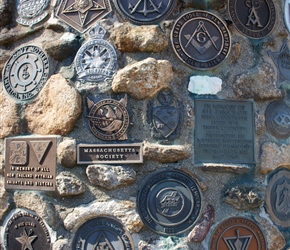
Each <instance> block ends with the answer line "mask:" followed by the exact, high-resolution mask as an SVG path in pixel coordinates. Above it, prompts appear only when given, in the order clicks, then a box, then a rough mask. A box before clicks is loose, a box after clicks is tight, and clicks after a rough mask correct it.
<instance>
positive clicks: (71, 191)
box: [56, 172, 85, 197]
mask: <svg viewBox="0 0 290 250" xmlns="http://www.w3.org/2000/svg"><path fill="white" fill-rule="evenodd" d="M56 188H57V192H58V193H59V195H60V196H61V197H66V196H75V195H79V194H83V193H84V192H85V184H84V183H83V182H82V181H81V180H79V179H78V178H77V177H76V176H75V175H74V174H72V173H70V172H61V173H60V174H59V175H58V176H57V177H56Z"/></svg>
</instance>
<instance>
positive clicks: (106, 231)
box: [72, 216, 135, 250]
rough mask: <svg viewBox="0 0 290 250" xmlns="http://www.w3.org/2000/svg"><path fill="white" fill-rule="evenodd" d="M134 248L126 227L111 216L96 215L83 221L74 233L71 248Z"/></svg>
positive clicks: (128, 249)
mask: <svg viewBox="0 0 290 250" xmlns="http://www.w3.org/2000/svg"><path fill="white" fill-rule="evenodd" d="M80 249H85V250H96V249H100V250H101V249H104V250H105V249H108V250H109V249H110V250H111V249H112V250H113V249H116V250H119V249H120V250H121V249H122V250H132V249H135V247H134V241H133V239H132V237H131V235H130V233H129V232H128V231H127V229H126V228H125V227H124V226H123V225H122V224H121V223H120V222H119V221H118V220H116V219H114V218H111V217H105V216H103V217H97V218H94V219H91V220H89V221H87V222H85V223H84V224H83V225H81V226H80V227H79V228H78V230H77V231H76V233H75V236H74V239H73V243H72V250H80Z"/></svg>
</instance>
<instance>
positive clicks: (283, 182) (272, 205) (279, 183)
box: [266, 169, 290, 228]
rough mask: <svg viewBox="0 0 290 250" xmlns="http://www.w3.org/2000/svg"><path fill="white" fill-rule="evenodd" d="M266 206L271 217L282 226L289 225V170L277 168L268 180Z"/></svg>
mask: <svg viewBox="0 0 290 250" xmlns="http://www.w3.org/2000/svg"><path fill="white" fill-rule="evenodd" d="M266 208H267V212H268V214H269V215H270V217H271V219H272V220H273V221H274V222H275V223H276V224H278V225H281V226H282V227H287V228H289V227H290V171H289V170H286V169H284V170H279V171H278V172H276V173H275V174H274V175H273V176H272V177H271V178H270V181H269V184H268V187H267V190H266Z"/></svg>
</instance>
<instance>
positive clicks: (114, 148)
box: [77, 143, 143, 164]
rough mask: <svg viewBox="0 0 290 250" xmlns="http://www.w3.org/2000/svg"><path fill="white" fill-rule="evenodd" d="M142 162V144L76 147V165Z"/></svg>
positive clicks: (81, 145) (85, 145)
mask: <svg viewBox="0 0 290 250" xmlns="http://www.w3.org/2000/svg"><path fill="white" fill-rule="evenodd" d="M142 162H143V149H142V143H132V144H79V145H77V163H78V164H92V163H142Z"/></svg>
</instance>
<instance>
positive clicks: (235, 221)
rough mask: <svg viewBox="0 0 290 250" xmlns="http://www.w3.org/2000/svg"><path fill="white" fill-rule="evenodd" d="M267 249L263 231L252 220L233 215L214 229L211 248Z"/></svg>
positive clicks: (227, 249)
mask: <svg viewBox="0 0 290 250" xmlns="http://www.w3.org/2000/svg"><path fill="white" fill-rule="evenodd" d="M237 249H241V250H267V242H266V239H265V236H264V233H263V231H262V230H261V229H260V227H259V226H258V225H257V224H256V223H255V222H254V221H252V220H250V219H248V218H245V217H231V218H229V219H226V220H224V221H223V222H221V223H220V224H219V225H218V226H217V227H216V229H215V230H214V232H213V234H212V236H211V240H210V247H209V250H237Z"/></svg>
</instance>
